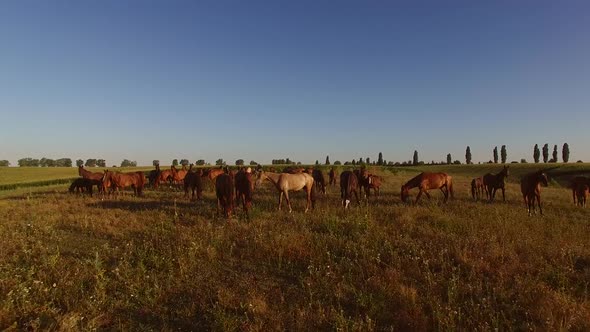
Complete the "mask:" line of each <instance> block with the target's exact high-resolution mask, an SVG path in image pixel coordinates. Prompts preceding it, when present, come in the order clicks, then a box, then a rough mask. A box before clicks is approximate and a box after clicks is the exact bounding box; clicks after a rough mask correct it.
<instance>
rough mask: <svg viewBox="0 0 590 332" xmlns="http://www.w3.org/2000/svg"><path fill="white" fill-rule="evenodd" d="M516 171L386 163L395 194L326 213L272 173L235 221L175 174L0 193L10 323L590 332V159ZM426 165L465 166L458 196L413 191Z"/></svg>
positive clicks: (456, 171)
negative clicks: (137, 189)
mask: <svg viewBox="0 0 590 332" xmlns="http://www.w3.org/2000/svg"><path fill="white" fill-rule="evenodd" d="M555 166H560V167H559V168H557V169H552V170H551V171H550V174H553V175H554V176H552V180H551V181H550V186H549V187H547V188H543V189H542V197H543V203H544V212H545V215H544V216H539V215H537V216H533V217H528V216H527V213H526V209H525V206H524V203H523V202H522V197H521V195H520V190H519V186H518V179H519V178H520V176H521V175H522V174H525V173H527V172H530V171H532V170H535V169H538V168H539V167H555ZM510 167H511V169H510V171H511V175H510V177H509V178H508V185H507V202H505V203H504V202H501V200H500V201H498V200H497V201H496V202H493V203H488V202H482V201H479V202H475V201H473V200H472V199H471V197H470V193H469V183H470V181H471V178H472V177H473V176H476V175H482V174H484V173H486V172H488V171H492V172H496V171H499V170H500V168H501V166H500V165H487V164H486V165H449V166H446V165H444V166H419V167H399V168H391V167H386V168H377V167H375V168H372V171H373V172H374V173H376V174H379V175H381V176H382V177H383V180H384V184H383V187H382V191H381V192H382V195H381V196H379V197H374V196H372V197H370V198H369V199H368V200H364V199H363V200H362V202H361V204H360V205H358V204H355V203H356V202H355V201H353V205H352V208H351V209H350V210H348V211H344V210H343V209H342V207H341V205H340V199H339V188H338V187H330V188H329V189H328V194H327V195H326V196H324V195H321V194H320V195H318V198H317V203H316V209H315V210H314V211H313V212H312V213H307V214H304V213H303V210H304V206H305V202H304V201H305V199H304V195H303V194H302V193H299V194H295V195H293V196H292V198H293V199H292V201H293V209H294V212H293V213H292V214H289V213H288V212H286V211H277V210H276V205H277V202H278V196H277V194H276V192H275V191H274V188H272V187H270V185H269V184H268V183H267V184H265V185H263V186H262V187H259V188H256V191H255V195H254V207H253V211H252V212H251V215H250V218H246V217H245V216H244V215H243V213H241V210H239V209H238V210H237V211H238V213H237V216H236V217H234V218H232V219H230V220H226V219H224V218H221V217H218V216H217V213H216V201H215V197H214V193H213V191H212V189H211V188H207V189H206V190H205V191H204V199H203V200H202V201H199V202H190V201H188V200H186V199H184V197H183V192H182V191H179V190H177V189H174V188H161V189H159V190H157V191H154V190H152V189H151V188H150V189H147V190H146V192H145V197H140V198H137V197H133V196H131V195H124V196H122V197H117V198H107V199H104V200H102V199H100V198H98V197H94V198H90V197H87V196H78V195H71V194H68V193H67V192H66V191H67V190H66V189H67V185H66V184H53V185H51V186H43V187H40V186H37V187H31V188H27V187H20V188H17V189H10V190H4V191H0V220H1V222H0V238H2V241H0V329H6V328H8V329H14V330H21V329H32V330H76V331H78V330H94V329H98V330H141V331H145V330H195V331H200V330H220V331H237V330H240V331H241V330H248V331H268V330H303V331H309V330H344V331H357V330H362V331H390V330H391V331H395V330H417V331H420V330H474V331H481V330H492V329H498V330H574V331H587V330H590V298H589V295H590V292H589V286H590V246H589V244H590V209H582V208H580V207H576V206H574V205H573V204H572V201H571V199H572V198H571V192H570V191H569V190H568V189H566V188H564V187H563V184H564V183H565V182H566V180H567V178H568V177H570V176H572V174H586V173H588V172H590V165H589V164H570V165H565V166H564V165H561V164H559V165H547V164H544V165H534V164H523V165H521V164H513V165H512V164H511V165H510ZM422 170H429V171H445V172H448V173H449V174H451V175H453V178H454V181H455V199H454V200H452V201H450V202H449V203H448V204H442V194H441V193H440V192H432V194H433V199H432V200H431V201H428V200H422V201H421V202H420V203H419V204H418V205H416V206H407V205H404V204H402V203H401V201H400V198H399V191H400V186H401V184H402V183H404V182H405V181H407V180H408V179H410V178H411V177H413V176H415V175H416V174H418V172H419V171H422ZM19 171H20V172H24V173H20V172H19ZM36 171H39V172H47V173H43V175H42V176H41V175H39V177H37V175H36V173H35V172H36ZM55 171H56V172H59V175H58V174H54V175H51V174H50V173H51V172H49V171H46V170H42V171H41V170H40V169H34V170H31V169H10V170H9V171H6V170H5V169H0V174H2V177H0V179H1V181H0V184H4V185H10V184H13V183H16V182H11V181H13V180H10V178H12V177H14V178H15V179H16V180H14V181H22V182H20V183H34V182H35V181H47V180H59V179H60V177H61V178H64V177H65V178H66V179H68V178H69V177H71V176H73V177H75V176H76V175H77V172H76V169H75V168H72V169H69V170H67V172H66V170H55ZM6 172H10V173H6ZM62 172H63V173H62ZM71 172H73V175H72V174H70V173H71ZM7 174H9V175H7ZM412 195H413V197H415V195H416V192H415V190H414V191H413V192H412ZM500 196H501V195H500Z"/></svg>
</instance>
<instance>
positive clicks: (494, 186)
mask: <svg viewBox="0 0 590 332" xmlns="http://www.w3.org/2000/svg"><path fill="white" fill-rule="evenodd" d="M507 177H508V166H504V168H503V169H502V171H500V173H498V174H492V173H487V174H486V175H484V176H483V186H484V189H485V192H486V197H487V198H488V200H489V201H490V202H491V201H493V200H494V198H495V197H496V190H498V189H502V200H503V201H504V202H506V189H505V187H506V183H505V182H506V178H507Z"/></svg>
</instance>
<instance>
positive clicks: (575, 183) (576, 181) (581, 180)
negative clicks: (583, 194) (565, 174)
mask: <svg viewBox="0 0 590 332" xmlns="http://www.w3.org/2000/svg"><path fill="white" fill-rule="evenodd" d="M580 185H588V186H590V179H589V178H587V177H584V176H576V177H575V178H573V179H572V182H571V183H570V189H571V190H572V196H573V198H574V205H577V203H576V198H577V196H578V195H577V189H578V187H579V186H580Z"/></svg>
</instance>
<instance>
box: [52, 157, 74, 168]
mask: <svg viewBox="0 0 590 332" xmlns="http://www.w3.org/2000/svg"><path fill="white" fill-rule="evenodd" d="M55 166H57V167H72V159H70V158H59V159H58V160H56V161H55Z"/></svg>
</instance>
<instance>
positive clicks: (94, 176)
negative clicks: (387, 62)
mask: <svg viewBox="0 0 590 332" xmlns="http://www.w3.org/2000/svg"><path fill="white" fill-rule="evenodd" d="M78 175H80V176H81V177H82V178H84V179H89V180H93V181H94V184H93V185H96V186H97V188H98V192H99V193H101V192H103V191H102V189H103V186H102V183H100V181H102V173H101V172H90V171H87V170H85V169H84V166H78ZM97 181H98V182H97ZM91 196H92V195H91Z"/></svg>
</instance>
